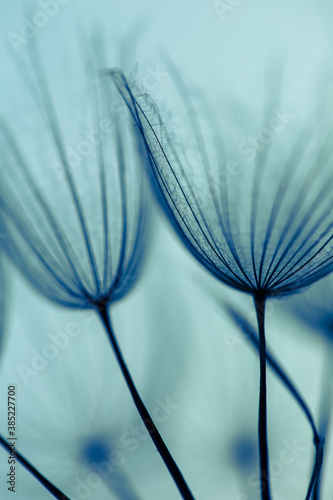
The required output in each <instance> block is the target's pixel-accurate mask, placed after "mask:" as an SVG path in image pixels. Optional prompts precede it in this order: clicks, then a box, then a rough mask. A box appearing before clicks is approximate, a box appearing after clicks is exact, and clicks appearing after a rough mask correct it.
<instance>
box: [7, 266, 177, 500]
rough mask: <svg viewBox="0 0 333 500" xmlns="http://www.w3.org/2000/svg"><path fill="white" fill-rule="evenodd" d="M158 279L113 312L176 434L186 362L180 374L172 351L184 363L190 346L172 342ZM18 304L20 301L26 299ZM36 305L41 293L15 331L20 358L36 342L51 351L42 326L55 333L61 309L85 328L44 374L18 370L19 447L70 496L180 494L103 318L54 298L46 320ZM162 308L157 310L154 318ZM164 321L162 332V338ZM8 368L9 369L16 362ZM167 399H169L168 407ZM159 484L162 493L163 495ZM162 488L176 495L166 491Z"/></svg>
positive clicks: (163, 420) (30, 490) (157, 408)
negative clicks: (117, 361)
mask: <svg viewBox="0 0 333 500" xmlns="http://www.w3.org/2000/svg"><path fill="white" fill-rule="evenodd" d="M162 275H163V272H162ZM148 276H149V273H148ZM154 280H156V283H155V286H152V283H151V280H150V279H148V283H147V282H146V281H147V280H145V281H144V283H143V292H142V291H141V292H140V293H138V294H136V295H135V296H133V297H132V299H131V300H129V301H127V304H126V310H127V312H128V315H127V316H126V317H124V316H123V315H122V314H121V313H122V310H121V309H122V308H119V309H118V310H116V311H115V312H114V322H115V325H116V327H121V329H122V330H124V339H123V344H124V350H125V352H126V354H127V358H128V363H129V366H131V367H132V369H133V371H134V372H135V373H136V377H137V380H138V383H139V384H140V387H141V392H142V396H143V398H144V399H145V401H147V405H149V408H151V410H152V412H153V414H154V416H155V418H157V422H158V423H159V425H160V426H161V429H162V428H163V432H167V431H169V433H170V434H171V435H172V434H174V432H173V423H174V420H175V418H176V417H177V413H178V411H179V410H178V403H179V402H180V401H179V399H178V396H177V386H178V385H179V381H180V379H179V377H178V375H179V373H182V369H181V368H180V370H177V372H176V373H173V372H172V370H171V369H172V368H173V360H174V357H175V356H174V355H179V356H181V358H182V360H181V361H182V365H184V354H185V352H184V349H185V345H184V347H183V348H180V345H179V343H176V342H172V341H171V342H170V340H171V339H170V330H169V327H170V325H169V323H168V316H169V315H168V314H167V311H168V307H165V303H164V302H163V301H161V300H160V301H159V300H158V297H161V296H163V295H164V290H162V289H161V288H160V287H157V276H156V277H155V278H154ZM21 286H22V292H21V295H22V296H24V295H25V292H26V291H27V290H29V288H28V287H27V285H26V284H25V283H21ZM171 289H172V283H170V284H168V278H167V277H166V290H169V291H170V290H171ZM31 295H34V294H31ZM32 298H33V297H32ZM36 300H37V297H36ZM172 302H173V303H174V307H173V311H177V310H178V309H179V314H180V317H181V315H182V312H183V308H182V309H181V307H180V305H181V304H180V303H179V306H177V302H176V301H174V300H173V301H172ZM17 303H18V304H19V303H20V299H19V298H18V299H17ZM38 305H39V304H38V302H36V304H35V305H34V302H33V300H31V299H29V300H28V307H27V308H26V310H25V311H26V312H25V313H24V312H23V314H22V317H21V318H20V323H19V324H20V325H22V326H21V328H20V327H18V328H15V331H14V332H13V337H14V338H12V343H17V342H18V341H20V343H21V354H22V358H21V357H20V354H19V353H16V362H22V363H24V364H25V365H27V364H28V362H27V361H26V360H25V358H28V359H29V353H30V352H31V348H32V347H34V352H38V353H41V354H43V349H42V348H41V346H43V345H45V333H43V332H45V331H48V330H50V322H52V320H53V321H54V322H55V324H57V318H58V315H59V318H60V319H61V318H62V319H61V321H62V322H63V321H64V322H66V319H67V318H69V319H70V321H71V322H73V321H74V322H75V324H76V328H77V331H79V332H80V333H79V334H78V335H77V337H76V339H75V340H74V339H73V341H71V342H69V343H68V344H67V345H66V346H65V347H64V348H63V349H61V352H59V355H58V356H57V357H56V358H54V359H53V360H51V361H49V364H48V366H47V367H45V368H44V369H43V370H41V371H40V372H39V373H38V375H36V376H35V377H31V378H29V379H28V382H29V383H28V384H22V379H21V378H20V377H21V374H20V372H18V371H17V370H16V373H14V374H13V375H12V380H13V382H14V383H15V384H17V386H18V387H19V390H20V401H19V403H20V414H21V415H22V418H21V419H20V434H19V440H20V447H21V451H22V452H23V453H24V454H26V455H28V456H29V458H31V460H32V461H33V463H34V464H35V465H36V466H37V467H38V468H39V469H40V470H42V471H43V473H44V474H45V475H46V476H47V477H48V478H49V479H52V481H53V482H54V483H55V484H58V485H59V486H61V488H62V489H63V490H64V491H66V493H67V494H68V496H69V498H71V499H72V500H74V499H77V500H79V499H80V498H85V497H87V498H91V499H93V498H96V499H100V500H102V499H104V498H105V499H106V498H120V499H122V500H125V499H126V500H127V499H128V500H129V499H138V498H150V497H151V498H154V497H156V495H157V496H159V495H160V498H170V496H172V495H173V494H174V486H173V483H172V481H171V479H170V478H169V477H168V475H167V474H165V470H164V468H163V463H162V462H160V461H159V460H156V450H155V449H154V447H153V446H152V444H151V442H150V440H149V435H148V434H147V433H146V432H145V428H144V424H143V423H142V422H141V421H140V418H139V416H138V415H137V413H136V411H135V408H134V407H133V404H132V401H131V399H130V397H129V395H128V394H127V392H126V391H124V388H125V385H124V381H123V380H122V376H121V373H120V372H119V370H117V367H116V366H115V365H114V364H112V363H110V360H109V352H108V349H107V345H108V344H107V343H108V341H107V339H106V338H105V336H104V335H101V333H102V331H103V330H102V325H101V324H100V323H99V322H98V321H97V319H94V316H93V315H92V314H89V313H88V314H80V313H79V312H78V313H77V314H76V315H74V317H73V313H72V312H71V311H68V312H67V311H66V310H65V311H57V309H55V308H53V307H52V305H49V304H46V305H47V309H50V312H51V315H50V314H48V315H47V316H46V315H45V311H43V314H44V317H45V320H44V321H43V318H40V317H39V318H38V320H37V319H36V318H35V319H33V318H31V316H30V314H29V311H31V310H35V308H36V307H38ZM154 305H156V308H155V314H156V316H155V315H153V316H151V315H150V312H151V309H152V307H153V306H154ZM18 307H19V306H18ZM45 309H46V308H45ZM52 311H54V313H53V314H52ZM43 314H42V316H43ZM29 318H30V319H29ZM134 318H135V319H134ZM27 319H28V321H29V322H28V324H27V322H26V320H27ZM41 322H42V325H40V323H41ZM133 322H134V323H136V328H135V329H133V328H130V325H131V324H132V323H133ZM160 322H161V323H162V324H161V325H160ZM36 325H38V327H39V325H40V326H41V327H39V330H40V333H37V334H35V336H34V337H33V336H31V335H30V332H31V331H34V327H35V328H36ZM157 328H158V331H159V335H156V329H157ZM16 331H17V332H16ZM20 331H21V333H19V332H20ZM62 331H64V330H63V329H62ZM174 332H175V334H177V335H178V336H180V337H181V336H182V335H181V334H183V333H184V332H183V328H182V327H181V321H180V322H179V325H174ZM56 337H58V341H59V344H58V345H60V343H61V340H62V339H63V338H64V337H63V334H59V335H55V336H54V337H53V338H56ZM163 340H164V341H166V342H168V346H169V349H168V352H169V356H170V357H171V359H169V356H168V355H166V352H165V346H164V342H163ZM186 347H187V346H186ZM7 366H8V368H9V366H10V362H8V363H7ZM156 370H157V373H158V377H154V378H152V376H151V374H152V373H153V372H155V371H156ZM5 373H6V372H5ZM110 380H111V381H112V390H111V391H110ZM21 389H22V390H21ZM168 401H169V402H171V406H169V407H168ZM173 405H176V406H177V408H176V409H175V408H174V407H173ZM23 415H24V418H23ZM161 483H162V484H163V492H161V493H160V489H161ZM164 490H166V492H167V493H168V494H169V496H168V495H167V496H165V491H164ZM35 492H36V493H37V492H38V489H36V487H35V485H34V484H33V483H31V487H30V485H27V489H26V496H27V498H33V497H35ZM41 498H43V496H42V497H41Z"/></svg>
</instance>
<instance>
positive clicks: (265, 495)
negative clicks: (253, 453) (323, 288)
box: [254, 295, 271, 500]
mask: <svg viewBox="0 0 333 500" xmlns="http://www.w3.org/2000/svg"><path fill="white" fill-rule="evenodd" d="M265 302H266V297H265V296H264V295H257V296H255V297H254V304H255V309H256V314H257V322H258V332H259V359H260V393H259V422H258V435H259V459H260V484H261V498H262V500H270V498H271V495H270V481H269V460H268V445H267V397H266V339H265Z"/></svg>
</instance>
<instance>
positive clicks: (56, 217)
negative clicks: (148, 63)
mask: <svg viewBox="0 0 333 500" xmlns="http://www.w3.org/2000/svg"><path fill="white" fill-rule="evenodd" d="M83 49H84V51H85V56H84V58H83V61H84V62H83V63H82V51H83ZM83 49H82V48H80V51H79V53H81V57H80V58H79V60H78V58H77V57H72V58H70V59H69V60H68V67H67V71H66V72H65V73H66V74H65V73H64V71H63V61H62V62H61V68H62V70H61V79H60V80H59V76H57V75H56V73H57V68H58V65H57V63H58V64H59V60H58V61H56V62H54V61H52V58H50V57H49V60H51V61H52V62H53V65H52V66H51V65H50V63H49V67H48V70H46V69H45V66H44V62H43V61H42V58H41V57H40V55H39V50H38V47H37V46H33V47H32V44H31V50H30V51H29V56H30V58H29V59H30V60H29V63H28V64H25V67H24V63H23V62H22V66H21V68H24V82H25V86H24V87H23V88H21V87H22V86H21V87H20V88H19V91H20V99H19V100H18V101H17V103H16V106H17V107H15V104H13V108H12V110H11V112H13V109H15V112H16V111H17V113H15V115H16V116H15V123H14V125H12V124H11V123H12V120H10V119H7V118H2V119H1V122H0V129H1V132H0V136H1V137H0V142H1V152H2V162H1V163H2V183H1V188H0V197H1V198H0V208H1V210H2V212H3V214H4V218H5V222H6V224H7V226H8V237H7V238H6V240H5V250H6V252H7V254H8V255H9V257H10V258H11V259H12V260H13V261H14V263H15V264H16V265H17V266H18V268H19V269H20V270H21V272H22V273H23V275H24V276H25V277H26V278H27V279H28V280H29V281H30V282H31V283H32V284H33V285H34V286H35V287H36V289H37V290H38V291H39V292H40V293H42V294H43V295H45V296H47V297H48V298H49V299H51V300H53V301H55V302H57V303H59V304H62V305H64V306H68V307H74V308H81V309H94V310H95V311H96V313H97V314H98V315H99V317H100V318H101V320H102V322H103V324H104V326H105V329H106V332H107V335H108V337H109V340H110V342H111V345H112V348H113V350H114V353H115V355H116V359H117V362H118V364H119V367H120V369H121V371H122V373H123V376H124V378H125V380H126V383H127V386H128V388H129V390H130V393H131V395H132V398H133V401H134V403H135V405H136V407H137V409H138V411H139V413H140V416H141V418H142V420H143V422H144V424H145V426H146V429H147V431H148V433H149V435H150V437H151V439H152V440H153V442H154V443H155V445H156V447H157V449H158V451H159V453H160V455H161V457H162V458H163V460H164V462H165V464H166V466H167V467H168V469H169V472H170V473H171V475H172V477H173V478H174V480H175V482H176V484H177V486H178V488H179V490H180V492H181V494H182V495H183V497H184V498H188V499H191V498H193V497H192V495H191V493H190V491H189V489H188V486H187V484H186V482H185V480H184V478H183V476H182V474H181V472H180V471H179V469H178V467H177V465H176V463H175V461H174V460H173V458H172V456H171V454H170V452H169V450H168V448H167V447H166V445H165V443H164V442H163V440H162V438H161V436H160V434H159V432H158V431H157V428H156V426H155V424H154V422H153V420H152V419H151V417H150V415H149V413H148V411H147V409H146V407H145V406H144V404H143V402H142V400H141V398H140V396H139V394H138V391H137V389H136V387H135V385H134V383H133V380H132V377H131V375H130V373H129V371H128V368H127V366H126V364H125V361H124V359H123V356H122V353H121V350H120V347H119V345H118V342H117V339H116V337H115V334H114V331H113V328H112V324H111V321H110V316H109V311H108V306H109V305H110V304H114V303H115V302H116V301H119V300H120V299H122V298H123V297H124V296H125V295H127V294H128V292H129V291H130V290H131V289H132V288H133V286H134V284H135V283H136V282H137V280H138V276H139V272H140V269H141V264H142V260H143V253H144V246H145V243H146V239H147V227H148V212H149V208H148V205H149V197H148V195H147V193H146V190H145V182H146V181H145V178H144V176H143V175H142V168H140V165H141V164H144V163H145V162H146V161H147V159H146V151H145V148H144V147H143V143H142V138H140V137H139V136H138V135H137V134H136V133H134V131H133V123H132V120H130V119H129V118H130V116H129V113H128V110H127V108H126V106H125V105H122V106H120V107H119V106H118V104H119V97H118V98H116V99H115V98H114V95H115V93H116V91H115V88H114V85H113V83H112V82H110V81H109V79H107V78H106V77H105V75H104V74H103V72H102V71H101V69H102V68H105V67H106V60H105V54H104V49H103V46H102V44H101V43H100V42H95V43H94V45H93V47H90V46H88V45H87V44H84V47H83ZM73 75H75V78H74V77H73ZM56 76H57V77H56ZM51 77H52V78H51ZM51 79H52V85H50V84H49V81H50V80H51ZM14 97H17V91H16V92H15V91H14ZM23 99H24V108H23V110H21V112H20V110H19V109H17V108H19V107H20V105H21V104H22V102H23ZM22 111H23V112H22Z"/></svg>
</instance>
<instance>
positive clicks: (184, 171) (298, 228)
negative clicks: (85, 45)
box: [112, 70, 333, 295]
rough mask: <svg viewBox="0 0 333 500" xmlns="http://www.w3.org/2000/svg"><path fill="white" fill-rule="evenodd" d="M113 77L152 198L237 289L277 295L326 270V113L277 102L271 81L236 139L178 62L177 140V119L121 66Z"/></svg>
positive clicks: (330, 233) (331, 230) (330, 234)
mask: <svg viewBox="0 0 333 500" xmlns="http://www.w3.org/2000/svg"><path fill="white" fill-rule="evenodd" d="M112 77H113V79H114V81H115V82H116V85H117V87H118V90H119V92H120V94H121V95H122V97H123V99H124V100H125V101H126V103H127V105H128V106H129V108H130V110H131V112H132V116H133V118H134V120H135V122H136V124H137V127H138V129H139V130H140V131H141V133H142V134H143V135H144V138H145V142H146V147H147V150H148V153H149V156H150V160H151V172H150V175H151V178H152V184H153V186H154V190H155V193H156V197H157V199H158V200H159V202H160V204H161V205H162V206H163V207H164V209H165V211H166V212H167V214H168V216H169V219H170V220H171V222H172V224H173V225H174V227H175V229H176V231H177V232H178V234H179V235H180V237H181V238H182V240H183V241H184V243H185V244H186V246H187V247H188V248H189V250H190V251H191V252H192V254H194V256H195V257H196V258H197V259H198V260H199V261H200V262H201V263H202V264H203V265H204V266H205V267H206V268H207V269H208V270H209V271H210V272H211V273H212V274H214V275H215V276H216V277H217V278H218V279H220V280H221V281H223V282H225V283H226V284H228V285H231V286H232V287H234V288H236V289H238V290H241V291H245V292H249V293H251V294H254V293H258V292H261V293H263V294H265V295H281V294H286V293H291V292H293V291H295V290H297V289H299V288H301V287H303V286H307V285H309V284H311V283H313V282H314V281H316V280H317V279H319V278H321V277H323V276H324V275H325V274H327V273H329V272H331V270H332V268H333V260H332V259H333V255H332V251H333V246H332V241H333V225H332V215H333V205H332V202H331V199H330V192H331V188H332V182H333V177H332V174H331V172H332V160H333V158H332V148H331V143H332V128H331V127H328V126H327V120H325V119H324V118H323V120H322V121H320V120H319V121H318V117H315V115H314V114H313V113H312V115H311V116H310V119H308V122H305V123H304V116H302V115H301V113H299V115H300V116H299V115H297V113H296V110H295V111H294V110H293V109H292V108H290V107H288V106H287V105H286V104H284V103H283V102H282V100H281V99H282V98H281V96H280V94H281V92H280V89H279V87H278V86H277V87H278V88H277V90H276V89H274V88H273V89H272V90H271V92H272V96H270V98H269V99H268V100H267V101H268V102H267V103H266V104H265V106H264V109H263V110H262V111H261V116H262V120H261V128H260V129H259V131H258V129H257V130H256V129H255V128H253V126H252V125H251V122H250V128H249V130H251V133H252V137H250V138H248V139H247V141H243V144H242V142H240V139H239V137H240V136H239V134H237V127H236V129H235V130H236V132H235V131H233V130H232V132H231V133H228V123H227V124H226V126H225V127H224V128H223V127H222V128H221V127H220V123H219V120H218V119H217V118H216V116H215V113H213V111H212V110H211V109H210V106H209V104H208V103H206V101H204V102H203V103H201V104H202V106H200V107H199V106H197V104H196V102H195V99H194V98H192V96H191V94H190V93H189V91H188V89H187V87H186V86H185V84H184V82H183V80H182V78H181V76H180V75H179V73H178V72H177V70H174V81H175V84H176V87H177V90H178V97H179V99H178V101H179V102H180V104H179V106H181V107H182V108H183V109H184V113H183V115H184V124H185V125H184V127H183V129H184V130H186V139H185V140H183V136H182V129H177V131H176V132H177V135H175V134H173V133H170V132H169V127H168V123H166V124H164V123H163V122H162V120H161V118H160V115H159V111H158V108H157V106H156V104H155V103H154V102H153V101H152V99H150V98H149V96H148V95H147V94H146V93H145V92H144V91H142V89H140V87H139V86H138V85H137V83H136V82H134V83H131V84H129V83H128V81H127V80H126V79H125V77H124V75H123V74H122V73H121V72H119V71H117V70H115V71H113V72H112ZM269 91H270V89H269V90H268V93H269ZM315 118H316V119H315ZM267 123H268V125H269V127H271V128H268V126H267ZM243 128H244V127H242V126H240V129H241V130H243ZM231 129H232V125H231ZM225 130H227V133H225V132H224V131H225ZM222 132H223V133H222ZM254 132H256V134H254ZM232 135H235V136H236V137H237V136H238V141H236V147H237V145H238V149H241V151H242V153H243V155H239V154H238V157H237V162H235V161H234V156H233V155H232V153H231V152H230V151H232V150H233V148H234V149H235V143H234V139H230V137H232ZM175 137H176V139H175ZM187 137H189V140H187ZM230 143H231V147H230ZM232 143H234V145H232ZM250 146H251V147H250ZM246 149H247V155H246ZM235 163H236V168H235ZM228 169H229V171H228ZM237 169H238V173H237Z"/></svg>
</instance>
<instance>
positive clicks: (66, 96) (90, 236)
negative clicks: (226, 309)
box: [0, 47, 148, 308]
mask: <svg viewBox="0 0 333 500" xmlns="http://www.w3.org/2000/svg"><path fill="white" fill-rule="evenodd" d="M89 49H90V52H89V50H88V56H86V57H85V58H84V62H82V60H80V62H77V61H76V60H72V59H70V57H69V56H68V57H69V59H68V65H69V66H70V65H71V64H73V65H75V67H76V69H77V72H76V75H77V79H76V80H69V79H66V70H64V72H63V74H61V77H60V76H59V75H58V77H57V78H56V79H55V81H53V80H51V81H50V79H49V72H48V69H49V64H48V65H44V63H45V61H44V60H42V59H41V58H40V56H39V55H38V51H37V52H36V53H33V54H31V58H30V59H31V60H30V63H29V64H28V67H27V68H26V70H27V78H26V80H27V81H26V86H25V87H24V88H23V94H24V96H25V98H26V99H24V107H23V109H21V112H20V113H18V114H17V115H16V116H15V121H14V120H13V119H12V118H11V119H7V118H1V119H0V129H1V133H0V147H1V151H2V179H3V181H2V185H1V190H0V194H1V197H0V208H1V210H2V212H3V214H4V216H5V219H6V222H7V223H8V228H9V237H8V238H7V240H6V242H5V249H6V251H7V253H8V254H9V256H10V257H11V258H12V259H13V260H14V262H15V263H16V264H17V265H18V266H19V268H20V269H21V271H22V272H23V274H24V275H25V276H26V277H27V278H28V279H29V280H30V281H31V282H32V283H33V284H34V285H35V286H36V288H37V289H39V291H40V292H42V293H43V294H45V295H46V296H48V297H49V298H50V299H52V300H54V301H56V302H59V303H61V304H63V305H66V306H72V307H79V308H82V307H93V306H94V305H95V304H97V303H106V302H107V303H108V302H110V301H113V302H114V301H116V300H119V299H121V298H122V297H123V296H124V295H125V294H126V293H127V291H129V289H130V288H131V287H132V286H133V285H134V283H135V282H136V281H137V278H138V275H139V268H140V265H139V264H140V263H141V260H142V259H141V257H142V255H143V246H144V245H143V242H144V240H145V235H146V229H147V223H146V222H147V212H148V210H147V202H148V198H147V196H146V195H145V194H144V193H145V181H144V178H143V176H142V175H141V173H140V168H141V167H140V165H141V164H142V163H144V162H145V156H144V155H145V152H144V150H143V147H142V144H140V139H139V138H138V137H137V136H136V135H135V134H134V131H133V124H132V122H130V121H129V116H128V115H129V113H128V111H127V110H126V106H124V105H122V106H121V104H122V103H121V102H120V100H119V97H118V98H117V95H116V93H115V91H114V89H113V88H112V87H113V86H112V84H111V83H110V82H108V81H106V78H105V76H103V75H102V74H101V73H100V71H99V67H101V66H102V61H101V58H100V57H99V56H97V55H96V50H93V51H91V47H90V48H89ZM69 73H71V71H69ZM50 74H52V75H53V73H52V71H51V72H50ZM53 76H54V75H53ZM59 81H60V84H59ZM64 86H65V88H64ZM21 99H23V98H21ZM21 99H20V100H19V104H20V105H21V106H22V100H21ZM20 105H18V107H20ZM22 116H23V118H22V120H21V118H20V117H22ZM22 130H23V131H22Z"/></svg>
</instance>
